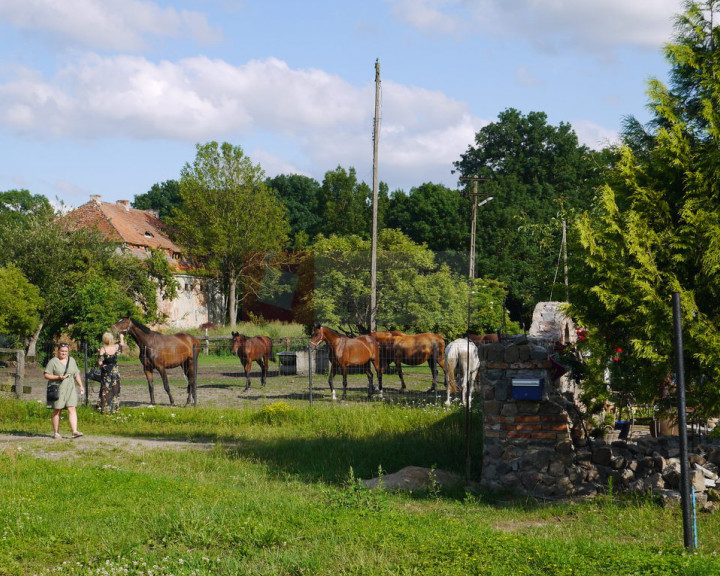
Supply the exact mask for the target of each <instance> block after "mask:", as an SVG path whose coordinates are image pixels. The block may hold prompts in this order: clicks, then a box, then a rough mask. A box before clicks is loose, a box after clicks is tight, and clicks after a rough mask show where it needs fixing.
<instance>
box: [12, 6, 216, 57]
mask: <svg viewBox="0 0 720 576" xmlns="http://www.w3.org/2000/svg"><path fill="white" fill-rule="evenodd" d="M0 20H2V21H5V22H8V23H9V24H11V25H13V26H15V27H16V28H18V29H20V30H24V31H27V32H31V33H38V34H39V35H48V36H49V37H50V38H53V39H55V40H56V41H57V42H59V43H60V44H61V45H69V46H79V47H84V48H90V49H92V50H128V51H137V50H143V49H145V48H146V47H147V44H148V38H153V37H169V38H186V39H187V38H190V39H193V40H195V41H197V42H202V43H207V42H213V41H217V40H219V39H220V32H219V31H218V30H216V29H213V28H212V27H211V26H210V25H209V24H208V22H207V19H206V18H205V16H204V15H203V14H201V13H199V12H190V11H187V10H181V11H178V10H176V9H175V8H163V7H160V6H159V5H158V4H156V3H154V2H149V1H144V0H62V2H59V1H57V0H2V2H0Z"/></svg>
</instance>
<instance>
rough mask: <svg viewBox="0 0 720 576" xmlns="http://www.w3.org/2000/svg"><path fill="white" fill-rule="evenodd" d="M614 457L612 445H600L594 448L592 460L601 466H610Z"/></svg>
mask: <svg viewBox="0 0 720 576" xmlns="http://www.w3.org/2000/svg"><path fill="white" fill-rule="evenodd" d="M612 457H613V454H612V448H610V446H599V447H598V448H596V449H594V450H593V456H592V462H593V464H598V465H600V466H610V463H611V462H612Z"/></svg>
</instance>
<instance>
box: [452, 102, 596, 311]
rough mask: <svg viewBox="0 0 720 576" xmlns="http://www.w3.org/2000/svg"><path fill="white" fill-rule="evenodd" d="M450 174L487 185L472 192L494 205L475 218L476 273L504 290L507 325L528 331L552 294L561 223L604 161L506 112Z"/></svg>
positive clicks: (539, 117) (537, 116)
mask: <svg viewBox="0 0 720 576" xmlns="http://www.w3.org/2000/svg"><path fill="white" fill-rule="evenodd" d="M455 169H456V171H457V172H459V174H460V176H461V177H462V178H467V177H484V178H489V179H490V181H488V182H482V183H480V184H479V186H478V189H479V191H480V192H482V193H485V194H486V195H488V196H492V197H493V198H494V200H493V201H492V202H490V203H488V204H486V205H485V206H483V207H482V209H480V210H479V211H478V213H477V231H478V232H477V235H476V246H475V250H476V252H475V254H476V263H477V268H478V271H479V274H480V275H482V276H485V277H489V278H494V279H497V280H500V281H502V282H504V283H506V284H507V285H508V288H509V302H508V305H509V306H510V308H511V311H512V313H513V317H514V318H515V319H517V320H520V319H522V320H523V322H524V323H525V325H529V320H530V317H531V314H532V311H533V309H534V307H535V304H536V303H537V302H538V301H542V300H547V299H549V297H550V294H551V292H552V289H553V283H554V277H555V270H556V265H557V258H558V254H559V251H560V245H561V237H562V220H563V219H568V218H569V217H570V215H571V214H572V212H573V211H575V210H580V209H583V208H585V207H586V206H587V205H588V203H589V202H590V200H591V199H592V198H593V188H594V187H595V186H596V185H597V184H599V182H600V176H601V175H602V173H603V171H604V169H605V166H604V160H603V159H602V158H598V157H596V154H595V153H593V152H590V151H589V150H588V149H587V148H586V147H584V146H580V145H579V143H578V139H577V136H576V135H575V133H574V132H573V130H572V128H571V127H570V125H569V124H566V123H563V122H561V123H560V124H559V125H558V126H551V125H550V124H548V122H547V116H546V115H545V114H544V113H542V112H530V113H529V114H527V115H523V114H521V113H520V112H519V111H517V110H515V109H512V108H510V109H508V110H505V111H504V112H502V113H501V114H500V115H499V117H498V121H497V122H494V123H491V124H488V125H487V126H485V127H484V128H482V129H481V130H480V131H479V132H478V133H477V134H476V135H475V144H474V145H473V146H470V147H469V148H468V150H467V151H466V152H465V154H463V155H462V156H461V159H460V160H459V161H457V162H455ZM461 185H462V186H463V187H464V188H465V189H466V190H471V189H472V184H471V183H469V182H466V181H461Z"/></svg>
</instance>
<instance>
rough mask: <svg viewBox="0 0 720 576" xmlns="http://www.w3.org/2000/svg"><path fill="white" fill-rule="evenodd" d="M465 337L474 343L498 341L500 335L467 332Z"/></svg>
mask: <svg viewBox="0 0 720 576" xmlns="http://www.w3.org/2000/svg"><path fill="white" fill-rule="evenodd" d="M467 337H468V338H469V339H470V340H471V341H472V342H473V343H474V344H475V345H476V346H478V345H480V344H490V343H492V342H500V335H499V334H497V333H495V334H468V335H467Z"/></svg>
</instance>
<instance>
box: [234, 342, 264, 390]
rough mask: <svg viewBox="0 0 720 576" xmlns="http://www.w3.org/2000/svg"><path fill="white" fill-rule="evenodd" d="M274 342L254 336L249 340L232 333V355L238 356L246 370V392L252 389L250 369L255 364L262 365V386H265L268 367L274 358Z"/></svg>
mask: <svg viewBox="0 0 720 576" xmlns="http://www.w3.org/2000/svg"><path fill="white" fill-rule="evenodd" d="M272 347H273V344H272V340H270V338H268V337H267V336H253V337H252V338H248V337H247V336H243V335H242V334H238V333H237V332H233V333H232V353H233V354H237V356H238V358H240V362H242V365H243V368H244V369H245V378H246V380H247V384H245V390H243V392H247V389H248V388H250V368H251V367H252V363H253V362H257V363H258V364H259V365H260V384H261V385H262V386H265V378H266V377H267V371H268V365H269V364H270V357H271V356H272Z"/></svg>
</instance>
